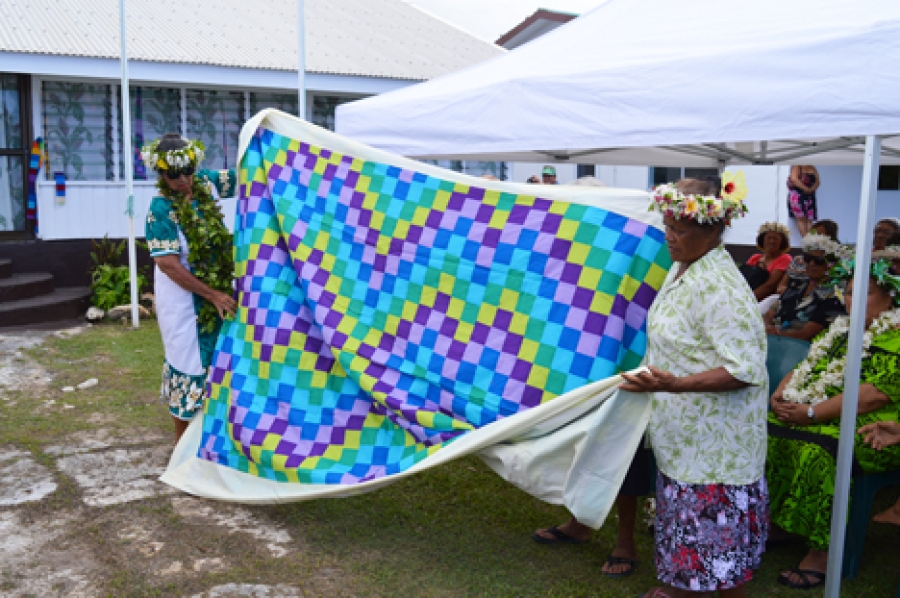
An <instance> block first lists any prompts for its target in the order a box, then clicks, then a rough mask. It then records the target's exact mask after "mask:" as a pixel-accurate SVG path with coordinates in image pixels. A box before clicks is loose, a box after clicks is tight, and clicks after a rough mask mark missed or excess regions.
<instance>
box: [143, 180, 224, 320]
mask: <svg viewBox="0 0 900 598" xmlns="http://www.w3.org/2000/svg"><path fill="white" fill-rule="evenodd" d="M156 188H157V190H159V193H160V194H161V195H162V196H163V197H165V198H166V199H168V200H170V201H171V202H172V207H173V208H174V211H175V217H176V218H177V219H178V224H179V225H180V226H181V231H182V233H184V236H185V238H186V239H187V242H188V262H189V263H190V264H191V267H192V269H193V274H194V276H195V277H196V278H197V280H199V281H200V282H202V283H203V284H205V285H206V286H208V287H209V288H211V289H214V290H216V291H221V292H223V293H226V294H228V295H229V296H230V295H232V294H233V293H234V288H233V287H232V282H233V280H234V255H233V253H232V251H233V249H232V246H233V239H232V236H231V233H230V232H229V231H228V229H227V228H226V227H225V223H224V221H223V216H222V210H221V208H219V205H218V204H217V203H216V200H215V199H214V198H213V196H212V194H211V193H210V192H209V189H208V188H207V186H206V184H205V183H204V182H203V181H201V180H200V178H199V177H197V176H195V177H194V182H193V186H192V189H191V190H192V193H193V199H194V200H195V201H196V202H197V207H196V209H194V207H193V205H192V202H191V201H189V200H188V199H187V198H185V196H184V194H183V193H178V192H177V191H174V190H173V189H172V188H171V187H169V184H168V183H167V182H166V180H165V177H163V176H160V177H159V179H158V181H157V183H156ZM218 320H219V312H218V311H217V310H216V308H215V306H214V305H213V304H212V303H210V302H209V301H205V300H204V301H203V303H202V305H201V307H200V313H198V314H197V322H198V324H199V325H200V330H201V331H202V332H212V331H213V330H215V328H216V324H217V323H218Z"/></svg>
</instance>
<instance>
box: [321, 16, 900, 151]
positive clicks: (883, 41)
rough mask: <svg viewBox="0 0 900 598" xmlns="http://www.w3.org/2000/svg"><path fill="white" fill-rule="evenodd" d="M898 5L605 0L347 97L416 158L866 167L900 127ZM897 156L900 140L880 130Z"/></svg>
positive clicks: (393, 145) (375, 136)
mask: <svg viewBox="0 0 900 598" xmlns="http://www.w3.org/2000/svg"><path fill="white" fill-rule="evenodd" d="M897 64H900V3H897V2H892V1H890V0H858V1H854V2H846V1H842V0H821V1H820V0H788V1H787V2H785V1H784V0H732V1H730V2H728V3H725V4H723V3H721V2H716V1H715V0H693V1H692V2H687V3H686V2H668V1H666V0H608V1H607V2H605V3H604V4H602V5H601V6H599V7H598V8H596V9H594V10H593V11H591V12H590V13H588V14H586V15H584V16H582V17H580V18H578V19H576V20H574V21H572V22H571V23H568V24H567V25H564V26H562V27H560V28H558V29H556V30H555V31H553V32H551V33H548V34H547V35H545V36H543V37H540V38H538V39H537V40H535V41H533V42H531V43H529V44H526V45H525V46H522V47H520V48H517V49H516V50H514V51H512V52H509V53H507V54H505V55H502V56H498V57H497V58H495V59H493V60H488V61H486V62H483V63H480V64H478V65H475V66H473V67H471V68H468V69H465V70H462V71H459V72H456V73H453V74H451V75H447V76H444V77H440V78H438V79H434V80H432V81H429V82H427V83H422V84H420V85H415V86H412V87H408V88H406V89H403V90H400V91H396V92H393V93H388V94H384V95H381V96H376V97H372V98H368V99H366V100H362V101H359V102H354V103H350V104H345V105H343V106H341V107H339V108H338V118H337V131H338V132H339V133H341V134H343V135H347V136H349V137H351V138H355V139H358V140H360V141H363V142H365V143H368V144H370V145H373V146H375V147H378V148H381V149H385V150H389V151H392V152H396V153H399V154H402V155H406V156H412V157H419V158H438V157H440V158H448V157H453V158H458V159H470V160H479V159H487V160H507V161H541V162H543V161H553V162H560V161H566V160H571V161H573V162H579V163H584V164H592V163H598V164H649V165H657V166H712V167H715V166H719V165H725V164H732V163H742V164H748V163H749V164H753V163H757V164H768V163H779V162H780V163H786V162H790V161H794V160H797V159H799V158H801V157H803V156H810V155H814V156H815V162H816V164H822V165H825V164H861V163H862V156H863V149H862V146H863V144H864V142H865V139H864V137H865V135H867V134H882V135H884V134H891V133H898V132H900V103H898V102H897V98H898V97H900V72H898V69H897V68H896V66H897ZM883 153H884V157H885V160H886V161H888V162H891V163H900V138H896V139H891V138H885V143H884V146H883Z"/></svg>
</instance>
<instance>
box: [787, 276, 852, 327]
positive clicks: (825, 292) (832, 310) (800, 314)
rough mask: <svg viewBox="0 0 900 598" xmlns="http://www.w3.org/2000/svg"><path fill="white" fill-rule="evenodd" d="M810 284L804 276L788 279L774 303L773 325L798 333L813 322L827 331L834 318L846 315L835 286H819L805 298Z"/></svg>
mask: <svg viewBox="0 0 900 598" xmlns="http://www.w3.org/2000/svg"><path fill="white" fill-rule="evenodd" d="M809 284H810V280H809V278H808V277H806V276H804V277H802V278H791V279H790V281H789V282H788V286H787V289H785V291H784V293H783V294H782V295H781V297H780V298H779V300H778V302H777V303H776V304H775V317H774V318H772V323H773V324H774V325H776V326H779V327H781V328H790V329H793V330H799V329H801V328H803V327H804V326H806V324H807V323H809V322H813V323H815V324H819V325H821V326H823V327H825V328H827V327H828V326H830V325H831V323H832V322H834V319H835V318H836V317H838V316H844V315H847V310H846V309H845V308H844V304H843V303H841V301H840V299H838V297H837V293H836V292H835V287H833V286H830V285H819V286H817V287H816V288H815V289H814V290H813V291H812V292H811V293H810V294H809V295H807V294H806V289H807V287H808V286H809Z"/></svg>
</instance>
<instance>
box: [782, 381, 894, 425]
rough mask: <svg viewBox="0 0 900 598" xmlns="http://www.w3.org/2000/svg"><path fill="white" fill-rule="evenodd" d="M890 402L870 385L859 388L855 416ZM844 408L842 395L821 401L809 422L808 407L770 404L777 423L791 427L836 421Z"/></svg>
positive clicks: (862, 385)
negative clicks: (813, 417)
mask: <svg viewBox="0 0 900 598" xmlns="http://www.w3.org/2000/svg"><path fill="white" fill-rule="evenodd" d="M889 402H890V398H888V396H887V395H886V394H884V393H883V392H881V391H880V390H878V389H877V388H876V387H875V386H873V385H871V384H861V385H860V386H859V404H858V407H857V414H858V415H862V414H864V413H871V412H873V411H877V410H878V409H881V408H882V407H884V406H885V405H887V404H888V403H889ZM843 406H844V395H843V394H839V395H836V396H833V397H831V398H830V399H828V400H827V401H823V402H821V403H819V404H818V405H816V406H815V407H814V411H815V414H816V418H815V420H810V419H809V416H808V415H807V413H806V412H807V411H808V410H809V405H799V404H796V403H780V402H775V401H773V402H772V412H773V413H774V414H775V417H777V418H778V419H779V421H783V422H784V423H788V424H793V425H801V426H803V425H809V424H813V423H817V422H827V421H831V420H834V419H838V418H839V417H840V416H841V409H842V408H843Z"/></svg>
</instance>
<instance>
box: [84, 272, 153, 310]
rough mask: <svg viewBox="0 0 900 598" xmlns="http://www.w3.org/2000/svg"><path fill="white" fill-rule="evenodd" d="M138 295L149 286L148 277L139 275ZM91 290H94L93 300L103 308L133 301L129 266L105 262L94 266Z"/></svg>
mask: <svg viewBox="0 0 900 598" xmlns="http://www.w3.org/2000/svg"><path fill="white" fill-rule="evenodd" d="M137 286H138V290H137V292H138V297H140V296H141V290H142V289H143V288H144V287H146V286H147V278H146V277H145V276H144V275H143V274H140V273H138V275H137ZM91 290H92V291H93V292H94V294H93V296H92V297H91V302H92V303H93V304H94V305H96V306H97V307H99V308H100V309H103V310H108V309H111V308H113V307H116V306H118V305H129V304H130V303H131V278H130V276H129V273H128V266H112V265H110V264H103V265H101V266H97V267H96V268H94V271H93V272H92V273H91Z"/></svg>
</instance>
